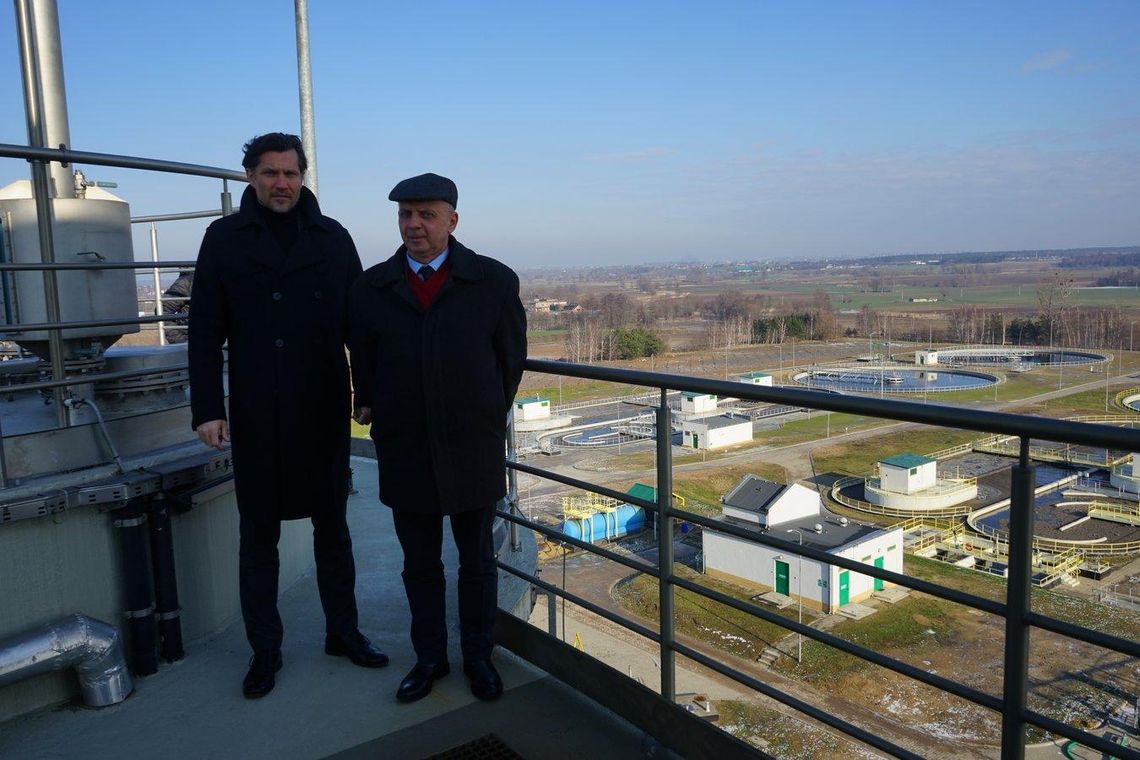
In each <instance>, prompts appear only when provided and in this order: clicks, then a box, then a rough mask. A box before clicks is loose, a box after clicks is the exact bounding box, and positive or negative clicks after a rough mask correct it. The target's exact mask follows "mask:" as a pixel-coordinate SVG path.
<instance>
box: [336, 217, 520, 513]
mask: <svg viewBox="0 0 1140 760" xmlns="http://www.w3.org/2000/svg"><path fill="white" fill-rule="evenodd" d="M448 251H449V253H448V262H449V266H450V276H449V277H448V279H447V281H446V282H445V283H444V284H443V286H442V288H441V290H440V292H439V295H438V297H437V298H436V300H435V301H434V302H433V303H432V304H431V305H430V306H428V308H427V309H422V308H421V307H420V304H419V301H417V300H416V296H415V294H414V293H413V292H412V288H411V285H409V283H408V280H407V274H406V271H407V268H408V265H407V259H406V248H405V247H404V246H401V247H400V249H399V250H398V251H396V253H395V255H394V256H392V258H390V259H388V260H387V261H385V262H382V263H380V264H377V265H376V266H374V267H371V268H370V269H368V270H367V271H366V272H365V273H364V274H363V275H362V276H361V277H360V279H359V280H357V282H356V284H355V285H354V286H353V289H352V297H351V306H350V309H351V323H352V339H351V344H350V345H351V349H352V367H353V379H354V382H355V388H354V390H355V393H356V400H355V405H356V406H357V407H362V406H366V407H371V409H372V431H371V435H372V440H373V441H374V442H375V444H376V458H377V460H378V464H379V468H380V500H381V501H382V502H384V503H385V504H387V505H388V506H389V507H392V508H393V509H400V510H408V511H413V512H421V513H429V514H430V513H438V514H455V513H456V512H464V511H468V510H473V509H486V508H487V507H489V506H491V505H492V504H494V503H495V502H496V501H498V500H499V499H501V498H502V497H503V496H504V495H505V494H506V475H505V472H506V470H505V466H504V464H503V462H504V460H505V452H506V449H505V445H506V420H507V412H508V411H509V410H510V408H511V404H512V403H513V402H514V397H515V392H516V391H517V390H518V387H519V381H520V380H521V379H522V373H523V362H524V361H525V360H526V314H525V313H524V311H523V306H522V302H521V301H520V300H519V278H518V276H517V275H516V274H515V273H514V272H513V271H511V270H510V269H509V268H508V267H507V266H505V265H504V264H501V263H499V262H498V261H495V260H494V259H491V258H488V257H486V256H480V255H478V254H476V253H475V252H474V251H471V250H470V249H468V248H466V247H465V246H463V245H462V244H461V243H459V242H458V241H457V240H456V239H455V238H454V237H452V238H451V239H450V241H449V244H448Z"/></svg>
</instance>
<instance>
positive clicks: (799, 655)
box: [787, 528, 804, 665]
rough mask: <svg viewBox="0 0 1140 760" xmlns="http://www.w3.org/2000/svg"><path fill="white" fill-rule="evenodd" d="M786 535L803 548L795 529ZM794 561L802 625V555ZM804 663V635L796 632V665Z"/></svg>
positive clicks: (798, 614)
mask: <svg viewBox="0 0 1140 760" xmlns="http://www.w3.org/2000/svg"><path fill="white" fill-rule="evenodd" d="M787 532H788V533H795V534H796V537H797V538H799V540H800V551H801V552H802V551H803V548H804V534H803V533H801V532H800V531H798V530H796V529H795V528H788V531H787ZM796 556H797V558H798V559H797V560H796V564H797V567H796V597H797V599H798V601H799V609H798V610H797V620H796V622H798V623H799V624H800V625H803V623H804V572H803V571H804V555H803V554H802V553H801V554H798V555H796ZM803 661H804V635H803V634H802V633H800V632H799V631H796V664H797V665H799V664H800V663H801V662H803Z"/></svg>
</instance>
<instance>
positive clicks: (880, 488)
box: [863, 454, 978, 513]
mask: <svg viewBox="0 0 1140 760" xmlns="http://www.w3.org/2000/svg"><path fill="white" fill-rule="evenodd" d="M878 469H879V477H878V478H873V477H872V478H867V479H866V480H865V481H864V483H863V496H864V498H865V499H866V500H867V501H869V502H870V503H872V504H878V505H879V506H881V507H892V508H895V509H906V510H910V511H912V512H915V513H920V512H922V511H924V510H939V509H946V508H948V507H953V506H956V505H959V504H963V503H965V502H968V501H970V500H971V499H975V498H977V496H978V480H977V478H956V477H955V478H951V477H943V478H940V477H938V461H937V460H935V459H931V458H930V457H924V456H919V455H917V454H896V455H895V456H892V457H887V458H886V459H883V460H880V461H879V463H878Z"/></svg>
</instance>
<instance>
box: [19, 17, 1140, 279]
mask: <svg viewBox="0 0 1140 760" xmlns="http://www.w3.org/2000/svg"><path fill="white" fill-rule="evenodd" d="M59 6H60V7H59V14H60V24H61V29H62V37H63V47H64V66H65V76H66V85H67V90H68V101H69V111H70V119H71V136H72V143H73V146H74V147H75V148H76V149H79V150H93V151H102V152H109V153H124V154H131V155H143V156H148V157H153V158H162V159H169V160H175V161H186V162H192V163H203V164H211V165H218V166H226V167H234V168H237V167H238V166H239V165H240V156H241V154H240V147H241V144H242V143H243V142H244V141H245V140H247V139H248V138H249V137H250V136H252V135H254V134H257V133H260V132H265V131H272V130H284V131H298V130H299V116H298V112H299V109H298V104H297V85H296V76H297V75H296V57H295V56H296V48H295V38H294V31H293V3H292V2H289V0H275V1H274V2H270V1H269V0H244V1H243V2H232V0H227V1H226V2H222V1H221V0H217V1H215V0H199V1H197V2H194V3H155V2H128V1H127V0H102V2H97V3H91V2H81V1H80V0H60V2H59ZM309 14H310V17H309V23H310V35H311V44H312V61H313V77H314V92H315V100H316V117H317V139H318V154H317V159H318V166H319V181H320V192H321V203H322V206H323V207H324V209H325V212H326V213H328V214H330V215H331V216H334V217H337V218H338V219H340V220H341V221H342V222H343V223H344V224H345V226H347V227H348V228H349V230H350V231H351V232H352V234H353V236H354V238H355V239H356V241H357V246H358V248H359V249H360V252H361V257H362V259H363V260H364V262H365V264H366V265H368V264H371V263H375V262H377V261H379V260H381V259H383V258H386V257H387V256H388V255H390V254H391V252H392V251H393V250H394V249H395V247H396V246H397V245H398V243H399V237H398V234H397V232H396V225H395V210H394V208H393V204H391V202H389V201H388V200H387V194H388V191H389V190H390V189H391V187H392V185H393V184H395V182H397V181H398V180H400V179H402V178H404V177H407V176H410V175H413V174H419V173H421V172H424V171H434V172H438V173H440V174H446V175H448V176H450V177H452V178H453V179H455V180H456V182H457V183H458V185H459V193H460V194H459V209H458V210H459V213H460V224H459V229H458V230H457V236H458V237H459V238H460V239H461V240H463V241H464V242H465V243H467V244H468V245H469V246H471V247H473V248H475V249H476V250H478V251H480V252H481V253H486V254H489V255H493V256H496V257H498V258H500V259H502V260H504V261H506V262H507V263H509V264H511V265H513V266H516V267H528V266H556V265H594V264H607V263H619V264H632V263H640V262H647V261H668V260H681V259H685V260H692V259H697V260H720V261H723V260H730V259H734V260H735V259H757V258H768V257H796V258H807V257H819V256H852V255H868V254H887V253H908V252H914V253H938V252H948V251H964V250H1004V249H1032V248H1071V247H1081V246H1113V245H1129V244H1137V243H1140V211H1138V209H1140V97H1138V95H1140V3H1136V2H1131V1H1129V2H1118V3H1111V2H1087V3H1072V2H1051V1H1049V0H1037V1H1035V2H1024V3H1020V2H1000V3H994V2H953V3H951V2H943V3H933V2H889V3H888V2H859V3H854V2H852V3H824V2H821V3H814V4H792V3H768V2H719V1H717V0H712V1H708V0H706V2H702V3H696V2H685V3H682V2H669V1H667V0H666V1H663V2H652V3H651V2H613V1H612V0H611V1H610V2H594V1H593V0H582V1H580V2H575V3H546V2H530V3H521V2H494V1H492V2H482V3H470V2H449V1H448V0H440V1H439V2H433V3H385V2H379V3H378V2H355V1H353V0H312V2H310V9H309ZM0 82H3V83H4V84H3V88H4V90H3V91H4V93H5V99H4V102H5V104H6V105H7V106H8V107H7V108H6V109H4V110H3V111H2V112H0V142H8V143H19V144H24V143H26V141H27V131H26V126H25V121H24V114H23V100H22V94H21V88H20V87H21V86H20V77H19V58H18V54H17V50H16V36H15V32H14V14H13V13H12V10H11V9H10V8H9V9H8V10H7V11H6V12H4V13H0ZM88 174H89V176H91V177H93V178H97V179H105V180H112V181H116V182H118V183H119V187H118V189H117V190H116V191H115V192H117V193H118V194H119V195H120V196H122V197H123V198H125V199H126V200H128V201H129V202H130V204H131V211H132V213H133V214H135V215H140V214H154V213H169V212H177V211H188V210H198V209H204V208H209V207H216V205H217V203H218V201H217V194H218V192H219V190H220V186H219V185H220V183H217V182H214V181H209V180H203V179H197V178H180V177H167V176H161V175H150V174H147V173H143V172H136V171H128V170H117V169H110V168H101V167H91V168H90V170H89V172H88ZM27 176H28V172H27V165H26V164H25V163H23V162H19V161H12V160H6V161H0V184H6V183H7V182H9V181H11V180H14V179H24V178H27ZM238 189H239V190H240V186H239V188H238ZM203 226H204V225H203V223H201V222H178V223H170V224H166V225H163V226H162V227H160V232H159V235H160V242H161V244H162V255H163V257H164V258H167V259H175V258H193V257H194V255H195V254H196V250H197V243H198V240H199V239H200V236H201V232H202V229H203ZM141 232H142V231H140V234H139V235H137V236H136V255H137V256H139V257H142V256H144V255H146V253H147V248H146V242H145V236H144V235H142V234H141Z"/></svg>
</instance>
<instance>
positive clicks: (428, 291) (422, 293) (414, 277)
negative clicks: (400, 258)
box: [404, 257, 451, 311]
mask: <svg viewBox="0 0 1140 760" xmlns="http://www.w3.org/2000/svg"><path fill="white" fill-rule="evenodd" d="M450 273H451V259H450V257H449V258H448V259H447V260H446V261H444V262H443V266H441V267H440V268H439V269H437V270H436V271H435V272H434V273H432V276H431V277H429V278H427V281H426V282H425V281H423V280H421V279H420V276H419V275H418V274H416V273H415V272H413V271H412V268H411V267H404V276H405V277H407V278H408V284H409V285H411V286H412V292H413V293H415V294H416V300H418V301H419V302H420V308H422V309H424V310H425V311H426V310H427V307H429V306H431V305H432V304H433V303H435V297H436V296H438V295H439V289H440V288H442V287H443V283H445V282H447V276H448V274H450Z"/></svg>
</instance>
